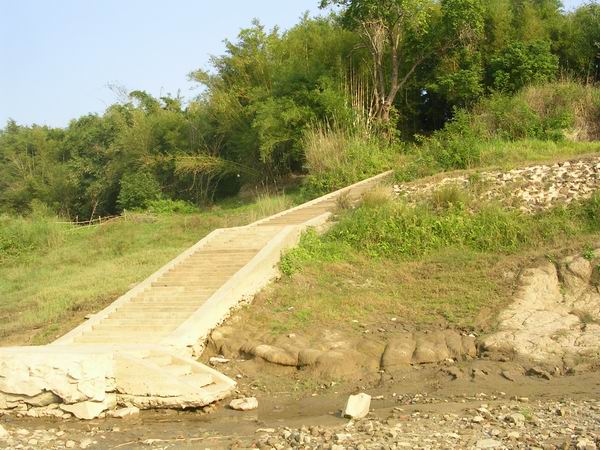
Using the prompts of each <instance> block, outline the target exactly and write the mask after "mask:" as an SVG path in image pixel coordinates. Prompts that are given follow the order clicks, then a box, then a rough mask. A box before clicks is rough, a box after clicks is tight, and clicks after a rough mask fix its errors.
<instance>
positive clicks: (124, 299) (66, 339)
mask: <svg viewBox="0 0 600 450" xmlns="http://www.w3.org/2000/svg"><path fill="white" fill-rule="evenodd" d="M235 228H242V227H235ZM225 230H231V228H217V229H216V230H213V231H211V232H210V233H209V234H207V235H206V236H204V237H203V238H202V239H200V240H199V241H198V242H196V243H195V244H194V245H193V246H191V247H190V248H188V249H187V250H184V251H183V252H182V253H180V254H179V255H178V256H176V257H175V258H174V259H172V260H170V261H169V262H168V263H167V264H165V265H164V266H162V267H161V268H160V269H158V270H157V271H156V272H154V273H153V274H151V275H150V276H149V277H147V278H146V279H145V280H144V281H142V282H141V283H139V284H137V285H136V286H135V287H133V288H132V289H130V290H129V291H127V292H126V293H125V294H123V295H121V296H120V297H119V298H118V299H117V300H115V301H113V302H112V303H111V304H110V305H108V306H107V307H106V308H104V309H103V310H101V311H99V312H97V313H95V314H94V315H92V317H90V319H88V320H87V321H85V322H84V323H82V324H80V325H78V326H77V327H75V328H73V329H72V330H71V331H69V332H68V333H67V334H65V335H63V336H61V337H60V338H58V339H56V340H55V341H53V342H51V343H50V344H48V345H72V344H74V339H75V338H77V337H79V336H81V335H82V334H83V333H85V332H86V331H89V330H91V328H92V327H93V326H94V325H97V324H98V323H99V322H101V321H102V320H104V319H105V318H106V317H108V316H109V315H110V314H111V313H112V312H114V311H115V310H116V309H117V308H119V307H121V306H123V305H125V304H126V303H128V302H129V301H130V300H131V299H133V298H134V297H136V296H137V295H138V294H140V293H142V292H143V291H144V290H146V289H147V288H149V287H150V285H151V284H152V283H153V282H154V281H156V280H158V279H159V278H160V277H161V276H163V275H164V274H165V273H166V272H168V271H169V270H171V269H172V268H173V267H175V266H176V265H177V264H179V263H181V262H183V261H184V260H185V259H186V258H187V257H188V256H191V255H192V254H194V253H195V252H196V251H197V250H199V249H201V248H202V247H203V246H204V245H206V244H207V243H208V242H210V241H211V240H212V239H213V238H214V237H216V236H218V235H220V234H221V233H223V232H224V231H225Z"/></svg>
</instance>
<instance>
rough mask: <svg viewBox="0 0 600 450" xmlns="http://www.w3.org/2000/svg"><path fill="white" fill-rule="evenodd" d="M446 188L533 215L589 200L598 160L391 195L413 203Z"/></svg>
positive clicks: (597, 179)
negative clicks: (469, 193)
mask: <svg viewBox="0 0 600 450" xmlns="http://www.w3.org/2000/svg"><path fill="white" fill-rule="evenodd" d="M450 187H457V188H460V189H473V190H474V191H476V192H477V193H478V197H479V198H480V199H481V200H494V201H499V202H500V203H502V204H504V205H506V206H509V207H517V208H519V209H520V210H522V211H524V212H535V211H539V210H543V209H547V208H550V207H553V206H557V205H567V204H569V203H571V202H573V201H577V200H583V199H586V198H589V197H591V195H592V194H593V193H594V192H595V191H596V190H598V189H599V188H600V158H587V159H581V160H574V161H565V162H559V163H555V164H548V165H543V164H542V165H534V166H528V167H523V168H519V169H514V170H510V171H507V172H503V171H486V172H478V173H476V174H471V175H457V176H452V177H446V178H443V179H440V180H435V181H431V182H425V183H422V182H415V183H406V184H399V185H395V186H394V193H395V194H396V195H398V196H403V197H406V198H407V200H408V201H415V200H417V199H419V198H423V197H429V196H431V195H432V194H433V193H434V192H435V191H439V190H441V189H444V188H450Z"/></svg>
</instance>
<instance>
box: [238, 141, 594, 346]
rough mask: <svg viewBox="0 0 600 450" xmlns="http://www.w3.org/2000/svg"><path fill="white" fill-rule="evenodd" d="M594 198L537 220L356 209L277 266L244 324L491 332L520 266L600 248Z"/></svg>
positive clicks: (556, 154)
mask: <svg viewBox="0 0 600 450" xmlns="http://www.w3.org/2000/svg"><path fill="white" fill-rule="evenodd" d="M594 145H598V144H589V145H585V144H584V145H577V144H575V145H571V144H568V145H565V146H563V147H561V146H552V147H551V148H550V149H548V150H546V151H545V152H544V156H546V158H537V157H536V156H539V155H540V153H541V152H540V151H534V152H533V155H532V153H530V152H528V151H526V150H525V151H524V152H523V154H528V155H530V156H531V159H530V160H528V162H540V161H544V162H549V161H553V160H557V159H565V158H566V157H567V156H571V155H572V151H573V149H574V148H583V149H585V153H586V154H587V153H588V151H587V150H590V149H592V148H594ZM514 148H516V147H514ZM549 154H550V155H552V159H550V160H548V158H547V156H548V155H549ZM469 197H472V193H465V195H464V196H462V198H469ZM596 198H597V200H596V201H597V203H596V204H595V205H590V204H589V203H590V202H589V203H587V204H584V205H576V206H573V207H572V208H569V209H564V210H563V209H562V208H557V209H555V210H551V211H548V212H545V213H542V214H539V215H536V216H530V215H525V214H522V213H520V212H518V211H512V212H508V211H505V210H503V209H502V208H500V207H497V206H495V205H483V204H469V205H467V206H468V208H467V209H461V208H457V209H454V208H450V209H443V208H442V209H440V208H439V205H432V204H425V205H420V206H418V207H417V208H416V209H412V208H405V207H403V206H402V205H398V204H397V202H396V203H395V204H391V205H390V204H389V202H387V201H386V200H385V199H384V200H383V201H382V203H381V204H377V203H376V204H374V205H365V206H362V207H361V208H359V209H357V210H355V211H352V212H346V213H344V214H342V216H341V220H340V221H339V222H338V224H337V225H335V226H334V227H333V228H332V229H331V230H330V231H329V232H328V233H327V234H326V235H325V236H323V237H319V236H316V235H310V234H309V235H305V237H304V238H303V241H302V243H301V245H300V246H299V247H298V248H296V249H294V250H292V251H291V252H289V253H288V254H287V255H286V256H285V257H284V259H283V261H282V268H283V270H284V271H285V272H287V273H288V274H289V276H284V277H283V278H282V280H281V281H280V282H279V283H278V284H277V285H276V286H274V287H272V288H271V289H269V290H268V291H267V292H264V293H263V294H262V295H261V296H259V298H258V299H257V300H256V301H255V302H254V304H253V306H252V308H251V310H248V311H244V312H243V313H242V314H243V315H244V317H243V319H242V320H243V321H244V323H246V324H247V326H248V327H251V328H256V329H260V328H263V329H268V330H270V331H271V332H272V333H274V334H280V333H289V332H293V331H299V332H306V331H308V330H310V328H311V327H314V326H315V323H318V324H319V327H320V328H323V327H325V328H327V327H332V328H334V329H338V330H339V329H344V328H348V329H350V330H352V329H353V328H356V326H353V321H359V322H360V323H361V324H366V325H367V326H370V327H371V329H373V328H374V329H377V327H381V326H385V324H386V323H388V324H389V323H390V322H389V320H390V318H392V317H396V318H397V320H398V322H401V323H402V324H403V325H404V326H405V327H406V328H408V329H412V328H429V327H430V326H438V325H440V324H442V325H443V326H447V325H448V326H452V327H456V328H461V329H466V330H480V331H481V330H489V329H490V328H491V327H493V318H494V317H495V315H496V313H497V312H498V311H499V310H500V309H501V308H502V307H504V306H505V305H506V304H507V303H508V302H510V301H511V296H512V293H513V291H514V288H515V282H516V275H517V274H518V273H519V271H520V270H521V269H522V268H523V267H527V266H530V265H532V264H535V261H537V260H540V259H544V258H553V259H554V258H556V259H558V258H559V257H561V256H564V255H568V254H574V253H578V252H582V251H584V250H585V249H587V248H590V247H594V248H597V247H598V246H600V213H599V211H600V209H599V208H598V201H599V200H598V199H600V195H599V194H597V197H596ZM470 208H475V209H476V210H479V211H480V212H479V213H476V214H474V215H473V214H471V213H470V212H469V210H470Z"/></svg>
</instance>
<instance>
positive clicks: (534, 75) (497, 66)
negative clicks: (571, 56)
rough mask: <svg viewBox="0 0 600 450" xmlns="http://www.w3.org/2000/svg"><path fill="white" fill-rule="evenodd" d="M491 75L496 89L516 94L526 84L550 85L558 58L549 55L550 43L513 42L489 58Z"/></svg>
mask: <svg viewBox="0 0 600 450" xmlns="http://www.w3.org/2000/svg"><path fill="white" fill-rule="evenodd" d="M490 72H491V76H492V79H493V80H494V81H493V87H494V88H495V89H497V90H499V91H503V92H517V91H518V90H520V89H522V88H523V87H524V86H527V85H529V84H533V83H543V82H548V81H552V80H553V79H554V78H555V77H556V74H557V72H558V57H557V56H555V55H553V54H552V52H551V50H550V42H547V41H533V42H513V43H511V44H510V45H508V46H507V47H506V48H504V49H502V50H501V51H500V52H498V54H497V55H496V56H495V57H494V58H492V60H491V63H490Z"/></svg>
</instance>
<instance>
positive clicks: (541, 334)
mask: <svg viewBox="0 0 600 450" xmlns="http://www.w3.org/2000/svg"><path fill="white" fill-rule="evenodd" d="M586 256H587V258H584V257H583V256H574V257H569V258H565V259H563V260H561V261H559V262H558V263H557V264H554V263H552V262H546V263H544V264H541V265H540V266H538V267H535V268H531V269H528V270H525V271H524V272H523V274H522V275H521V280H520V283H521V284H520V288H519V290H518V292H517V294H516V296H515V300H514V302H513V303H512V304H511V305H510V306H509V307H508V308H507V309H506V310H504V311H503V312H502V313H501V314H500V315H499V317H498V328H497V332H495V333H493V334H492V335H490V336H487V337H486V338H484V339H483V340H482V342H481V346H482V350H483V351H485V352H489V353H493V354H502V355H507V356H512V357H516V358H522V359H526V360H531V361H534V362H536V363H540V364H544V365H548V366H552V367H559V368H561V369H566V368H572V367H574V366H576V365H578V364H580V363H581V362H582V361H584V360H588V361H589V360H596V359H598V358H600V291H599V290H598V284H597V278H598V260H597V257H598V256H600V251H598V250H597V251H596V252H594V253H593V254H592V253H591V252H590V254H587V255H586Z"/></svg>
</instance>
